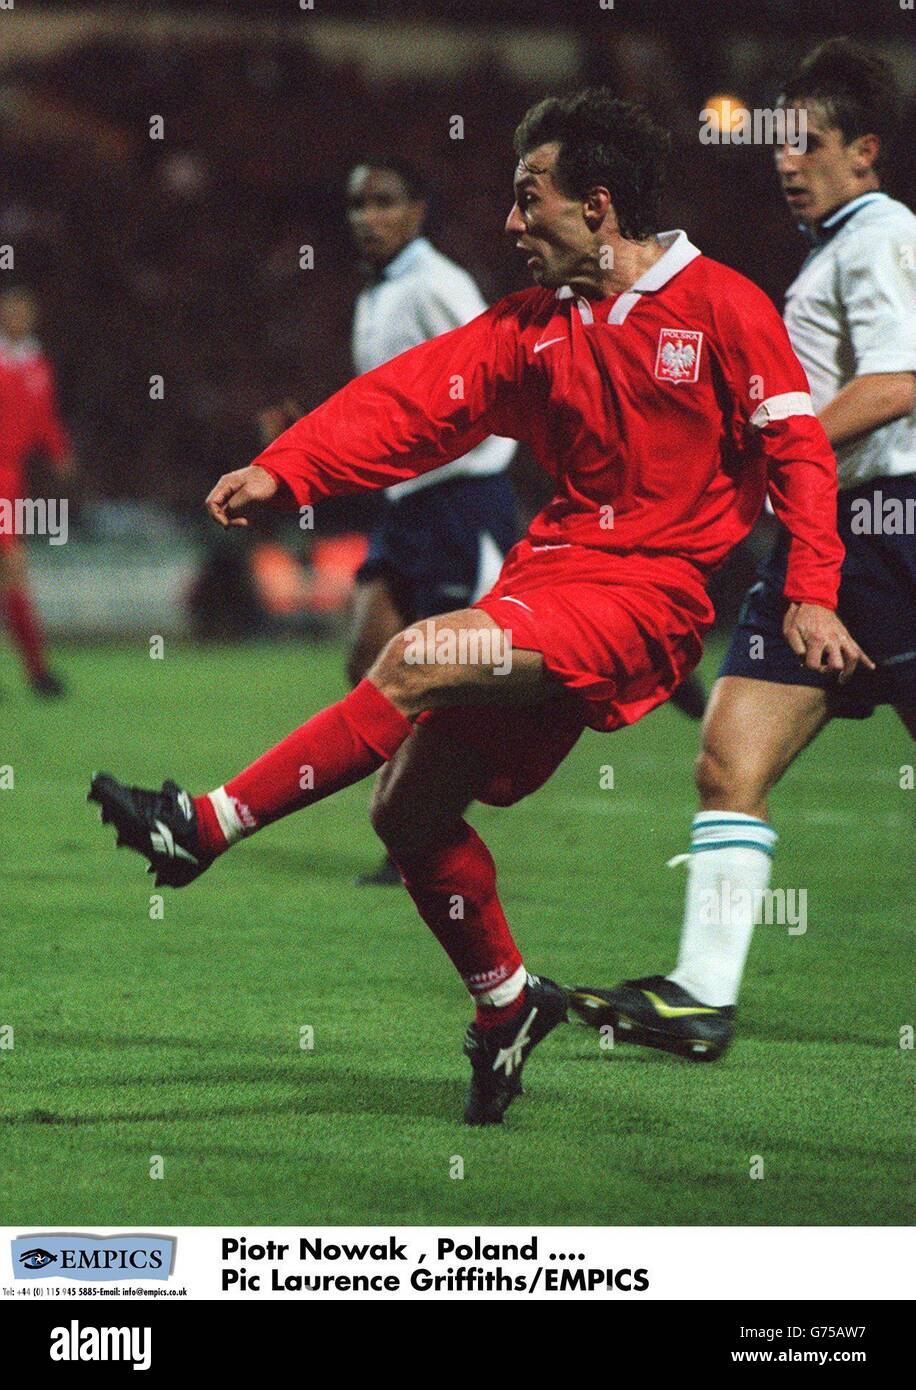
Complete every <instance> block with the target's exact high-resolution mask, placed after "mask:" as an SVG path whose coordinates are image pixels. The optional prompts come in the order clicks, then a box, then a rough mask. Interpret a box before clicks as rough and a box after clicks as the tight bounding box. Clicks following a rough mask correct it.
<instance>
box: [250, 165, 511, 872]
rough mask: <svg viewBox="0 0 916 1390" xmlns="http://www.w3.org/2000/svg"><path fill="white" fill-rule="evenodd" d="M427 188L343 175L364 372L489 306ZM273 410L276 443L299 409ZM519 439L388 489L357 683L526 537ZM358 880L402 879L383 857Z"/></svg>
mask: <svg viewBox="0 0 916 1390" xmlns="http://www.w3.org/2000/svg"><path fill="white" fill-rule="evenodd" d="M428 210H429V192H428V189H427V187H426V185H425V183H424V181H423V180H422V178H421V176H420V175H419V173H418V172H417V171H416V170H415V169H413V168H411V166H410V165H409V164H407V163H406V162H404V161H402V160H400V159H396V158H391V159H389V158H387V157H385V158H381V159H372V160H367V161H366V162H364V163H360V164H357V165H356V167H355V168H354V169H353V170H352V171H351V173H350V175H349V178H348V180H347V218H348V221H349V224H350V232H351V235H352V237H353V242H354V245H355V246H356V249H357V252H358V253H359V258H360V268H361V270H362V272H363V273H364V275H365V277H366V285H365V287H364V289H363V290H362V291H361V293H360V295H359V297H358V299H357V301H356V308H355V312H354V317H353V332H352V353H353V364H354V367H355V370H356V373H357V375H360V376H361V375H362V374H363V373H364V372H369V371H371V370H372V369H373V368H374V367H379V366H381V365H382V363H383V362H388V361H390V359H391V358H392V357H397V356H398V355H399V353H402V352H406V351H407V349H408V348H411V347H415V346H416V345H417V344H418V343H423V342H425V341H426V340H427V339H428V338H436V337H438V336H439V334H440V333H447V332H448V331H449V330H450V329H452V328H458V327H460V326H461V325H462V324H465V323H469V322H470V320H471V319H474V318H476V317H477V316H478V314H482V313H483V312H484V311H485V309H486V307H487V305H486V303H485V301H484V299H483V296H482V295H481V293H480V290H479V289H478V287H477V285H476V283H475V282H474V280H473V279H472V278H471V276H470V275H469V274H468V272H467V271H466V270H463V269H462V268H461V266H459V265H456V264H455V262H454V261H452V260H450V259H449V258H448V257H447V256H443V255H442V253H441V252H440V251H437V250H436V248H435V247H434V246H433V245H432V244H431V243H430V241H429V240H428V239H427V238H426V237H425V236H424V235H423V228H424V224H425V222H426V218H427V213H428ZM293 405H294V403H293V402H287V404H286V407H285V411H284V412H265V413H264V414H263V415H262V417H261V420H262V429H263V431H264V434H265V436H266V438H265V443H269V442H270V441H271V440H272V439H273V438H275V437H276V435H278V434H279V433H280V431H281V429H283V428H285V427H286V425H288V424H291V423H292V420H291V419H290V418H288V416H289V414H297V415H302V414H304V413H305V412H304V411H301V410H300V411H295V410H293V409H292V407H293ZM515 449H516V444H515V441H514V440H511V439H499V438H496V437H495V436H491V437H490V438H489V439H485V440H484V441H483V443H481V444H478V445H477V447H476V448H475V449H471V450H470V452H469V453H467V454H464V455H463V456H462V457H461V458H459V459H455V460H454V461H453V462H452V463H449V464H446V466H445V467H444V468H440V469H437V470H436V471H435V472H434V473H432V474H427V475H425V476H422V477H419V478H411V479H409V480H408V481H407V482H403V483H398V484H397V485H396V486H394V487H390V488H388V489H386V491H385V494H384V498H383V499H382V507H383V512H382V516H381V518H380V520H379V521H378V523H377V525H376V526H375V528H374V530H373V531H372V533H371V535H370V537H369V551H368V554H367V556H366V559H365V561H364V563H363V564H362V565H361V566H360V568H359V570H358V571H357V575H356V587H355V590H354V599H353V632H352V637H351V641H350V649H349V653H348V656H347V676H348V678H349V680H350V684H351V685H353V686H355V685H357V684H358V683H359V682H360V681H361V680H362V678H363V676H364V675H365V674H366V672H367V671H368V670H369V667H370V666H371V665H372V663H373V662H374V661H375V659H376V657H377V656H378V655H379V653H380V652H381V651H382V650H383V649H384V647H385V645H386V643H388V642H389V641H390V640H391V638H392V637H394V636H395V634H396V633H398V632H400V631H401V630H402V629H403V628H404V627H406V626H408V624H410V623H413V622H417V621H419V620H420V619H422V618H428V617H432V616H433V615H434V614H437V613H445V612H449V611H450V610H452V609H454V608H463V607H469V606H470V605H471V604H472V603H474V602H476V600H477V599H478V598H479V597H480V596H481V594H484V593H486V592H487V590H488V589H489V588H491V586H492V584H493V582H494V581H495V579H496V576H497V575H498V574H499V571H500V568H501V566H502V562H503V559H504V557H505V555H506V553H507V551H508V550H509V549H510V548H511V547H512V546H513V545H514V544H515V541H516V540H517V539H518V536H519V534H520V529H519V525H518V516H517V509H516V502H515V495H514V492H513V490H512V486H511V483H510V482H509V479H508V478H507V476H506V469H507V468H508V466H509V463H510V462H511V460H512V456H513V454H514V453H515ZM359 882H360V883H362V884H397V883H400V882H401V875H400V873H399V872H398V869H397V866H396V865H395V864H394V862H393V861H392V860H391V859H390V858H389V857H387V856H386V857H385V859H383V860H382V862H381V864H380V865H379V866H378V868H377V869H376V870H374V871H373V872H371V873H368V874H366V875H364V876H363V877H362V878H361V879H360V880H359Z"/></svg>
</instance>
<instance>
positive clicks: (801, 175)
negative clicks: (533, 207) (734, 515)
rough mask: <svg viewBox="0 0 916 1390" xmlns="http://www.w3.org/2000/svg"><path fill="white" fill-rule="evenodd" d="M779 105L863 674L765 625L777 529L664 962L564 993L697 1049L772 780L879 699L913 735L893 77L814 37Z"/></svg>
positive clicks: (647, 1040)
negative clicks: (799, 127)
mask: <svg viewBox="0 0 916 1390" xmlns="http://www.w3.org/2000/svg"><path fill="white" fill-rule="evenodd" d="M782 103H783V105H785V106H788V107H795V108H797V109H798V110H800V111H804V112H805V113H806V116H807V138H806V142H805V149H804V150H802V149H801V148H794V147H793V146H792V145H781V146H777V147H776V151H775V155H776V169H777V173H778V176H779V181H780V185H781V188H782V193H783V196H784V198H785V199H786V202H787V203H788V205H789V208H790V210H791V212H792V213H793V215H794V216H795V218H796V219H797V221H798V224H799V228H800V230H801V232H802V233H803V234H804V236H805V239H806V240H807V242H808V244H809V247H810V250H809V252H808V256H807V258H806V260H805V261H804V264H803V265H802V268H801V270H800V272H799V274H798V276H797V277H796V279H795V281H794V282H793V284H792V285H791V286H790V288H789V291H788V294H787V297H786V309H785V321H786V327H787V328H788V331H789V336H790V338H791V340H792V346H793V348H794V349H795V352H796V354H797V355H798V358H799V360H800V361H801V364H802V366H803V367H804V368H805V372H806V374H807V377H808V381H809V383H810V386H811V400H812V405H813V407H814V410H815V412H816V413H817V415H818V417H819V419H820V421H821V424H822V425H823V426H824V430H825V431H826V434H827V437H828V439H829V440H830V443H831V444H832V445H833V448H834V450H835V451H836V459H837V473H838V482H839V488H840V493H839V499H838V506H837V522H838V530H839V533H840V538H841V539H842V541H843V544H844V545H845V547H846V558H845V561H844V564H843V570H842V582H841V586H840V593H839V602H838V609H837V611H838V613H839V615H840V617H841V618H842V619H843V621H844V622H845V623H846V625H847V627H848V628H849V631H850V632H851V633H852V635H853V636H854V637H855V638H856V640H857V641H858V642H860V643H861V645H862V646H863V647H864V649H865V651H866V652H867V653H868V654H869V656H870V657H871V658H872V659H873V661H874V663H875V667H874V669H871V670H869V669H867V668H866V667H865V666H864V665H863V666H860V667H859V669H858V670H857V671H856V673H855V675H854V676H853V677H852V678H851V679H850V680H849V682H848V683H847V684H841V683H838V682H837V681H836V680H834V679H831V678H830V677H828V676H823V675H820V674H819V673H817V672H814V671H811V670H809V669H806V668H805V667H803V666H802V664H801V662H800V661H799V657H798V653H797V652H796V650H795V649H794V648H793V647H790V645H789V644H788V643H787V642H786V640H785V638H784V637H783V635H782V622H783V617H784V614H785V607H786V605H785V602H784V601H783V599H782V585H783V577H784V575H785V570H786V557H787V554H788V536H787V535H786V534H785V532H783V533H782V534H781V535H780V537H779V539H778V541H777V543H776V546H775V549H774V550H773V552H772V554H771V555H770V556H769V557H768V558H767V559H766V560H765V562H764V563H763V565H762V566H761V569H760V571H759V577H758V582H757V583H756V584H755V585H754V586H753V588H752V589H751V590H750V591H749V592H748V594H747V596H746V599H745V604H744V608H743V609H742V612H741V617H740V620H739V625H738V628H737V629H736V631H735V633H734V635H733V638H732V642H731V646H730V648H729V650H728V652H727V654H726V657H725V660H724V662H723V664H722V668H721V672H720V676H719V679H718V681H717V682H716V684H715V685H714V687H713V691H712V696H711V699H710V706H709V713H708V715H707V719H706V723H705V727H704V730H703V746H702V751H701V753H700V757H699V760H698V762H697V768H696V781H697V788H698V791H699V794H700V806H701V811H700V813H699V814H698V815H697V816H696V818H695V820H694V823H693V832H692V837H691V838H692V843H691V852H690V855H689V856H688V862H689V866H690V867H689V881H688V887H687V902H686V910H685V916H684V925H683V929H682V935H681V947H680V956H679V959H678V963H677V968H676V969H675V970H674V971H673V972H672V973H671V974H670V975H669V976H667V977H662V976H647V977H646V978H644V979H641V980H630V981H624V982H623V984H621V985H619V986H618V987H617V988H616V989H613V990H600V989H593V988H591V987H588V988H586V987H583V988H582V989H580V990H579V991H577V993H576V994H575V995H574V996H573V998H574V1006H575V1007H576V1011H577V1012H578V1013H579V1014H580V1016H581V1017H583V1018H585V1019H586V1020H587V1021H588V1022H590V1023H593V1024H594V1025H595V1026H596V1027H601V1026H602V1025H610V1026H612V1027H615V1029H616V1030H617V1033H618V1036H619V1038H620V1039H622V1040H624V1041H632V1042H639V1043H644V1044H646V1045H648V1046H652V1047H660V1048H662V1049H664V1050H667V1051H673V1052H680V1053H682V1054H683V1055H685V1056H687V1057H691V1058H695V1059H697V1060H712V1059H714V1058H715V1057H718V1056H719V1055H721V1053H722V1052H723V1051H724V1050H725V1048H726V1047H727V1045H728V1043H729V1042H730V1040H731V1037H732V1031H733V1021H732V1015H733V1009H734V1004H735V1001H736V1000H737V997H738V989H739V986H740V983H741V975H742V972H743V969H744V962H745V959H746V956H747V952H748V949H749V946H750V941H751V934H752V931H753V926H754V917H755V904H756V905H757V908H758V913H759V903H760V902H761V901H762V899H763V892H764V890H765V889H766V888H767V886H768V884H769V880H770V869H771V865H772V856H773V851H774V848H775V843H776V838H777V837H776V832H775V831H774V830H773V829H772V827H771V826H770V825H769V824H768V822H767V819H766V818H767V796H768V793H769V792H770V790H771V789H772V788H773V787H774V786H775V785H776V783H777V782H778V781H779V779H780V778H781V777H782V774H783V773H784V772H785V771H786V769H787V768H788V767H789V766H790V764H791V763H792V762H793V761H794V760H795V758H797V757H798V755H799V753H800V752H801V751H802V749H803V748H804V747H805V746H806V745H807V744H808V743H810V741H811V740H812V739H813V738H814V737H815V736H816V735H817V734H818V733H819V732H820V730H821V729H823V728H824V726H825V725H826V724H827V723H828V722H829V721H830V720H831V719H835V718H846V719H864V718H867V717H868V716H869V715H871V714H873V713H874V711H875V708H876V706H878V705H880V704H889V705H892V706H893V707H894V708H895V709H896V711H897V713H898V714H899V715H900V718H901V719H902V720H903V722H904V724H905V725H906V727H907V729H908V730H909V732H910V733H911V734H912V735H913V736H914V737H916V411H914V403H916V375H914V374H916V218H914V216H913V214H912V212H911V211H910V209H909V208H908V207H906V206H905V204H903V203H901V202H898V201H896V200H895V199H893V198H890V197H888V195H887V194H886V193H884V192H882V190H881V176H882V169H883V166H884V163H885V160H886V157H887V153H888V146H889V144H890V142H891V139H892V136H893V133H894V130H895V127H896V125H897V94H896V88H895V82H894V78H893V74H892V72H891V70H890V68H889V67H888V65H887V64H886V63H885V62H884V61H883V60H882V59H881V58H879V57H877V56H876V55H875V54H873V53H870V52H869V51H868V50H867V49H864V48H862V47H860V46H859V45H857V44H854V43H851V42H850V41H849V40H846V39H832V40H830V41H828V42H827V43H825V44H822V45H821V46H820V47H819V48H817V49H815V50H814V51H813V52H812V53H811V54H809V55H808V56H807V57H806V58H805V59H804V60H803V61H802V62H801V64H800V65H799V66H798V68H797V69H796V70H795V72H794V73H793V74H792V76H791V77H790V78H789V80H788V81H787V83H786V85H785V89H784V91H783V93H782ZM723 901H724V902H727V904H728V911H727V913H725V912H723V911H722V906H721V905H722V903H723Z"/></svg>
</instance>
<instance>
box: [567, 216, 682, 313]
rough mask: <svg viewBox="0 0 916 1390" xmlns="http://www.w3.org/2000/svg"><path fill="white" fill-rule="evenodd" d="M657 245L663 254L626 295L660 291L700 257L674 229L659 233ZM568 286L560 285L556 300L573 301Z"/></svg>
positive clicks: (571, 292) (573, 296)
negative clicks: (661, 248) (686, 266)
mask: <svg viewBox="0 0 916 1390" xmlns="http://www.w3.org/2000/svg"><path fill="white" fill-rule="evenodd" d="M656 240H657V241H658V243H659V245H660V246H662V247H664V252H663V254H662V255H661V256H659V258H658V260H657V261H656V262H655V264H654V265H651V266H650V267H649V269H648V270H647V271H646V273H645V275H640V277H639V279H638V280H636V281H634V283H633V284H632V285H631V286H630V288H629V289H628V290H626V291H625V293H626V294H642V293H643V291H645V290H660V289H661V287H662V285H667V283H668V281H669V280H672V279H673V278H674V276H675V275H677V273H678V271H680V270H683V269H684V266H685V265H689V264H690V262H691V261H693V260H696V258H697V256H699V255H702V252H701V251H700V248H699V247H698V246H694V244H693V242H691V241H688V240H687V233H686V232H682V231H681V230H680V229H679V228H675V229H674V230H673V231H670V232H659V233H658V236H657V237H656ZM575 298H576V296H575V295H574V293H573V291H572V289H571V288H570V286H569V285H561V286H560V288H559V289H558V290H557V299H575Z"/></svg>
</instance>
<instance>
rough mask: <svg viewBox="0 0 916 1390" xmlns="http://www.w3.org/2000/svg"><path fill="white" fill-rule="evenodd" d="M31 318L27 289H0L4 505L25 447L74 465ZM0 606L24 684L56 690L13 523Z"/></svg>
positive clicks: (1, 549) (0, 569)
mask: <svg viewBox="0 0 916 1390" xmlns="http://www.w3.org/2000/svg"><path fill="white" fill-rule="evenodd" d="M37 319H38V314H37V309H36V305H35V300H34V298H33V296H32V294H31V293H30V291H29V290H27V289H25V288H21V287H20V288H16V289H10V290H7V291H6V292H5V293H4V294H2V295H0V504H2V503H4V502H6V503H9V504H11V507H12V506H15V503H16V501H17V499H20V498H23V497H25V496H26V491H27V489H26V475H25V470H26V466H27V464H28V462H29V459H30V457H31V456H32V455H33V454H35V453H37V452H41V453H44V454H45V455H46V456H47V457H48V459H49V460H50V461H51V463H52V464H53V466H54V468H55V470H56V472H57V474H58V476H59V477H61V478H69V477H71V476H72V474H73V470H74V462H73V451H72V448H71V445H70V439H69V436H68V434H67V430H66V428H65V426H64V424H63V421H62V420H61V418H60V413H59V411H58V407H57V399H56V392H55V387H54V373H53V371H52V368H51V364H50V362H49V361H48V359H47V357H46V356H45V354H44V352H43V350H42V347H41V344H40V343H39V341H38V339H37V338H36V336H35V328H36V325H37ZM7 510H8V509H7V508H4V511H7ZM0 606H2V613H3V619H4V622H5V624H6V628H7V631H8V632H9V634H10V637H11V638H12V640H13V643H14V644H15V647H16V650H17V651H18V653H19V655H20V657H21V659H22V663H23V666H24V667H25V670H26V674H27V675H28V678H29V681H30V683H31V686H32V689H33V690H34V691H35V693H36V694H37V695H41V696H44V697H46V698H54V697H56V696H59V695H61V694H63V690H64V687H63V683H62V681H61V680H60V678H59V677H58V676H56V675H55V674H54V673H53V672H51V671H50V670H49V669H48V665H47V659H46V655H45V647H44V640H43V636H42V629H41V623H40V620H39V617H38V614H37V612H36V609H35V604H34V602H33V600H32V597H31V594H30V592H29V585H28V568H27V558H26V549H25V545H24V543H23V540H22V537H21V536H19V535H18V534H17V533H16V529H15V526H14V525H13V524H7V525H6V526H3V525H2V524H0Z"/></svg>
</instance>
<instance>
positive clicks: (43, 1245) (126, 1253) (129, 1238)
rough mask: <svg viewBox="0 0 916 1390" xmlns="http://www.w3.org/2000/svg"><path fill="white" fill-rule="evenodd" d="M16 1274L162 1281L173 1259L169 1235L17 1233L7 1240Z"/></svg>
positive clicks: (85, 1279) (20, 1276) (90, 1280)
mask: <svg viewBox="0 0 916 1390" xmlns="http://www.w3.org/2000/svg"><path fill="white" fill-rule="evenodd" d="M12 1256H13V1274H14V1276H15V1277H16V1278H17V1279H47V1278H48V1277H49V1276H52V1275H53V1276H54V1278H56V1279H78V1280H79V1281H80V1283H81V1284H82V1283H111V1282H113V1281H115V1280H118V1279H157V1280H160V1281H163V1282H164V1281H165V1280H167V1279H168V1277H169V1275H170V1274H171V1272H172V1267H173V1265H174V1262H175V1237H174V1236H141V1235H120V1236H86V1235H66V1234H64V1235H52V1234H50V1233H49V1232H47V1231H42V1232H41V1234H40V1235H37V1236H36V1235H32V1236H17V1237H16V1238H15V1240H14V1241H13V1242H12Z"/></svg>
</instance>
